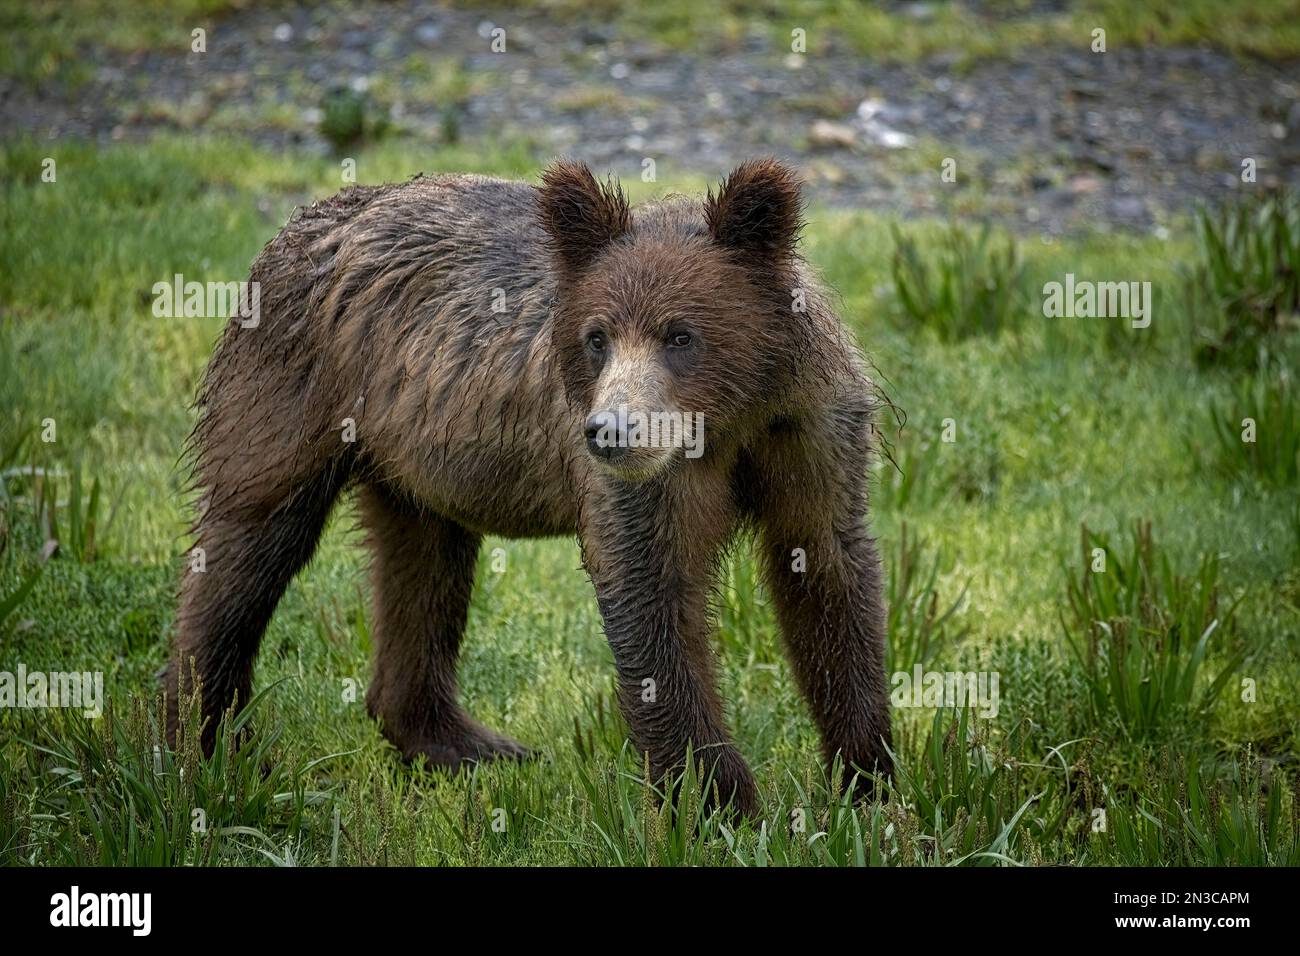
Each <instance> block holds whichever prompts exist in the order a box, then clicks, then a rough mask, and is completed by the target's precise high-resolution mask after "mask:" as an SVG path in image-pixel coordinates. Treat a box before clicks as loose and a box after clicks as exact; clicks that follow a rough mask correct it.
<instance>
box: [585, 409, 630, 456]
mask: <svg viewBox="0 0 1300 956" xmlns="http://www.w3.org/2000/svg"><path fill="white" fill-rule="evenodd" d="M586 435H587V449H588V450H589V451H590V452H591V453H592V454H593V455H595V456H596V457H597V458H602V459H604V460H605V461H618V460H619V459H620V458H623V457H625V456H626V455H627V434H626V433H625V432H624V431H622V430H621V429H620V428H619V420H618V415H617V414H616V413H615V412H596V413H595V414H593V415H591V416H589V417H588V418H587V427H586Z"/></svg>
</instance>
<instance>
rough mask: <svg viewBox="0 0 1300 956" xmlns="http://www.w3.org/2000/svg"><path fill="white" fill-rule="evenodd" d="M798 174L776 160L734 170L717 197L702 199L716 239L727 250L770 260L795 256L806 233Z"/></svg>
mask: <svg viewBox="0 0 1300 956" xmlns="http://www.w3.org/2000/svg"><path fill="white" fill-rule="evenodd" d="M802 185H803V184H802V183H801V182H800V180H799V176H798V174H797V173H796V172H795V171H794V170H793V169H791V168H790V167H789V166H786V165H785V164H784V163H781V162H778V161H777V160H775V159H771V158H768V159H751V160H749V161H748V162H745V163H741V164H740V165H739V166H737V167H736V168H735V170H734V171H733V172H732V173H731V175H730V176H728V177H727V181H726V182H725V183H723V184H722V187H721V188H720V189H719V191H718V194H717V195H716V196H715V195H714V194H713V190H709V194H708V196H707V197H706V198H705V200H704V218H705V221H706V222H707V223H708V226H709V232H711V233H712V234H713V238H714V239H715V240H716V241H717V242H718V243H719V244H720V245H723V246H726V247H727V248H729V249H736V250H738V251H741V252H749V253H753V254H755V255H758V256H763V257H767V258H785V257H787V256H791V255H793V254H794V249H795V243H797V242H798V241H799V230H801V229H802V228H803V193H802V192H801V187H802Z"/></svg>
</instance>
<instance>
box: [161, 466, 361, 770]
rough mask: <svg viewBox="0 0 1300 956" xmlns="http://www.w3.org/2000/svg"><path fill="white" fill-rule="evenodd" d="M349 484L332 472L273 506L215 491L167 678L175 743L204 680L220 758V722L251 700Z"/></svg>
mask: <svg viewBox="0 0 1300 956" xmlns="http://www.w3.org/2000/svg"><path fill="white" fill-rule="evenodd" d="M341 485H342V480H341V479H340V478H339V477H338V476H336V475H333V474H326V475H323V476H320V477H318V478H315V479H313V480H310V481H306V482H303V483H302V484H300V485H299V486H298V487H297V488H296V490H295V491H294V492H292V493H291V494H289V495H288V496H287V497H286V498H285V499H284V500H283V501H281V502H280V503H279V504H277V505H274V506H271V507H269V508H262V507H260V506H257V505H255V504H253V503H250V501H249V500H248V499H247V497H246V496H242V495H238V494H235V495H231V494H227V495H224V496H221V495H214V494H212V493H209V496H208V498H209V500H210V501H212V502H214V503H212V504H211V505H210V507H208V508H207V510H206V511H205V513H204V514H203V515H202V516H201V517H200V518H199V521H198V523H197V525H196V526H195V532H196V538H195V544H194V550H193V551H191V552H190V555H191V565H190V568H189V569H188V570H187V572H186V574H185V577H184V579H183V581H182V582H181V598H180V609H179V611H178V613H177V628H176V639H175V646H174V651H173V654H172V659H171V662H170V663H169V665H168V670H167V676H166V691H167V738H168V741H169V742H170V743H171V744H172V745H173V746H175V744H176V731H177V723H178V720H179V708H180V706H181V701H182V700H183V699H188V697H189V695H190V694H192V693H193V678H194V677H197V678H198V682H199V690H200V692H201V693H200V696H201V710H202V713H201V719H202V721H203V730H202V735H201V742H202V746H203V750H204V752H205V753H208V754H211V753H212V749H213V747H214V746H215V743H216V734H217V725H218V724H219V723H220V721H221V718H222V716H223V715H224V713H225V711H226V709H227V708H228V707H229V706H230V705H231V703H237V706H239V707H243V706H244V705H246V704H247V703H248V701H249V698H250V696H251V691H252V686H253V660H254V658H256V656H257V649H258V646H259V645H260V644H261V640H262V634H263V632H264V631H265V630H266V625H267V624H268V623H269V622H270V620H271V615H272V613H273V612H274V611H275V607H276V605H277V604H279V603H280V598H281V597H282V596H283V595H284V591H285V588H287V587H288V586H289V582H290V581H291V580H292V579H293V576H294V575H295V574H297V573H298V571H299V570H301V569H302V567H303V565H305V564H306V563H307V562H308V560H310V558H311V556H312V553H313V552H314V551H315V550H316V543H317V541H319V539H320V534H321V531H322V529H323V528H324V527H325V521H326V519H327V518H328V517H329V513H330V509H331V508H332V507H333V504H334V499H335V498H336V497H337V495H338V492H339V489H340V487H341ZM200 549H201V550H200ZM200 554H201V555H202V564H200V565H197V566H196V565H195V563H194V561H195V558H196V557H197V556H198V555H200Z"/></svg>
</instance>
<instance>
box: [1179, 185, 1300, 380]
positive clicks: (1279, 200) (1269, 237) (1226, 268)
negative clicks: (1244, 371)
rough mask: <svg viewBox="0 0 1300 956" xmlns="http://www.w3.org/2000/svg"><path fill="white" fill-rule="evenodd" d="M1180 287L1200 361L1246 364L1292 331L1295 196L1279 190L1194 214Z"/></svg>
mask: <svg viewBox="0 0 1300 956" xmlns="http://www.w3.org/2000/svg"><path fill="white" fill-rule="evenodd" d="M1196 238H1197V245H1198V251H1199V259H1198V261H1197V263H1196V264H1195V266H1194V267H1193V268H1192V269H1191V270H1190V272H1189V275H1188V281H1187V284H1186V297H1187V303H1188V309H1189V311H1190V313H1191V315H1192V318H1193V322H1192V335H1193V350H1194V354H1195V355H1196V359H1197V361H1198V362H1199V363H1201V364H1202V365H1215V364H1233V365H1247V366H1253V365H1256V364H1258V363H1259V362H1260V360H1261V359H1267V358H1268V357H1269V356H1270V355H1271V354H1272V353H1274V352H1276V350H1277V346H1278V344H1279V340H1280V339H1281V338H1282V337H1283V336H1285V335H1287V334H1289V333H1292V332H1294V331H1296V330H1297V329H1300V195H1298V194H1297V193H1296V192H1295V191H1293V190H1280V191H1276V192H1271V193H1266V194H1263V195H1260V196H1255V197H1251V198H1249V199H1247V200H1245V201H1242V202H1238V203H1235V204H1229V205H1224V206H1222V207H1221V208H1219V209H1217V210H1210V209H1204V208H1203V209H1201V210H1200V211H1199V212H1198V214H1197V217H1196Z"/></svg>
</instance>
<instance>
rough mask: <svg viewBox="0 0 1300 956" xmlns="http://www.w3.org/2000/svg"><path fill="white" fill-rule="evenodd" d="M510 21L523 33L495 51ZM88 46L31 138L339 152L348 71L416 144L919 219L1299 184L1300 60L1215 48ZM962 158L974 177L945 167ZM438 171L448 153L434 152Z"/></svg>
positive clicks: (1152, 223) (1137, 220)
mask: <svg viewBox="0 0 1300 956" xmlns="http://www.w3.org/2000/svg"><path fill="white" fill-rule="evenodd" d="M497 26H499V27H502V28H504V29H505V31H506V34H505V36H506V51H505V52H504V53H499V52H493V51H492V49H491V43H492V30H493V28H494V27H497ZM189 40H190V38H189V36H188V34H180V35H178V36H177V38H176V44H175V48H174V49H170V50H168V49H154V50H151V51H146V52H139V53H130V54H126V53H113V52H109V51H106V50H103V49H96V48H91V49H87V50H85V51H84V52H85V57H86V59H87V61H88V62H89V63H90V64H92V65H91V73H92V76H91V79H90V81H89V82H88V83H85V84H82V85H80V86H79V87H76V88H61V87H59V86H58V85H55V86H53V87H49V86H47V87H45V88H43V89H33V88H32V87H31V85H30V84H26V83H23V82H20V81H13V80H4V81H0V127H2V128H3V129H4V130H5V131H6V133H5V135H12V134H13V133H15V132H22V133H27V134H31V135H36V136H40V137H53V138H61V137H90V138H95V139H127V140H131V139H136V138H141V137H147V136H149V135H151V134H152V133H153V132H155V131H157V130H161V129H180V130H193V131H213V132H225V133H234V134H238V135H243V136H249V137H251V138H253V139H254V140H255V141H258V142H260V143H263V144H268V145H273V146H287V145H295V146H297V147H299V148H308V149H316V150H321V151H325V150H327V149H329V148H330V147H329V144H328V143H327V142H326V141H325V140H324V139H323V138H322V137H321V135H320V133H319V124H320V119H321V104H322V99H323V97H324V96H326V95H327V94H328V92H329V91H330V90H332V89H336V88H344V87H346V88H350V89H353V90H363V91H365V92H366V95H368V96H371V97H373V98H374V100H375V101H376V102H379V103H382V104H384V106H385V107H386V108H387V110H388V112H389V114H390V116H391V119H392V125H393V129H394V131H395V135H405V136H410V137H414V138H415V139H416V140H417V141H429V142H435V141H443V140H447V139H449V138H458V139H462V140H464V141H466V142H475V141H479V140H492V141H503V140H519V141H523V142H526V143H527V144H529V146H530V147H531V148H532V149H533V150H534V151H535V152H536V153H537V155H538V157H539V159H540V158H544V157H546V156H549V155H553V154H560V153H564V154H570V155H575V156H577V157H579V158H581V159H584V160H586V161H588V162H589V163H591V164H592V165H593V166H594V167H597V168H600V169H602V170H610V171H613V172H616V173H618V174H619V175H622V176H625V177H628V176H634V175H638V174H639V173H640V171H641V170H642V168H643V164H644V161H645V160H647V159H653V160H654V161H655V163H656V166H657V170H658V174H659V176H660V177H664V176H668V175H673V174H677V173H681V172H693V173H701V174H705V175H707V176H710V177H716V176H719V175H721V174H722V173H723V172H724V171H725V170H727V169H728V168H730V167H731V166H732V165H734V163H735V162H736V161H737V160H738V159H740V158H743V157H746V156H750V155H754V154H758V153H775V154H777V155H779V156H783V157H786V158H789V159H792V160H795V161H797V162H799V163H800V164H801V165H802V166H803V168H804V169H805V171H806V172H807V174H808V177H809V181H810V185H811V189H812V192H813V195H814V198H815V199H817V200H820V201H822V202H825V203H829V204H833V205H838V206H853V207H864V208H870V209H879V210H888V211H894V212H898V213H901V214H904V215H921V214H927V213H944V212H946V211H956V212H963V213H967V214H972V213H976V214H983V215H988V216H990V217H992V218H995V219H998V220H1000V221H1003V222H1008V223H1010V224H1012V225H1013V226H1016V227H1017V228H1019V229H1023V230H1026V231H1031V230H1035V231H1036V230H1043V231H1046V232H1053V233H1055V232H1070V231H1075V230H1076V229H1078V228H1080V227H1083V226H1095V225H1100V226H1110V227H1113V228H1119V229H1134V230H1151V229H1159V228H1160V227H1161V223H1162V222H1163V221H1164V220H1166V219H1167V218H1168V217H1169V216H1170V215H1173V214H1177V213H1179V212H1182V211H1185V210H1186V209H1188V208H1189V207H1190V205H1191V204H1192V203H1194V202H1195V201H1197V200H1199V199H1211V200H1212V199H1214V198H1216V197H1219V196H1222V195H1226V194H1227V193H1229V192H1231V191H1232V190H1234V189H1235V188H1238V187H1239V186H1240V176H1241V168H1242V161H1243V160H1244V159H1253V160H1255V161H1256V164H1257V169H1258V179H1259V182H1261V183H1266V184H1267V183H1278V182H1290V183H1298V182H1300V64H1295V63H1292V64H1277V63H1267V62H1262V61H1246V60H1240V59H1234V58H1233V57H1231V56H1229V55H1226V54H1223V53H1219V52H1215V51H1212V50H1208V49H1166V48H1142V49H1137V48H1127V49H1125V48H1118V49H1116V48H1112V49H1110V50H1108V52H1106V53H1104V54H1097V53H1093V52H1091V51H1090V50H1089V49H1088V47H1087V45H1086V43H1081V44H1080V46H1079V48H1077V49H1073V48H1056V49H1035V50H1028V51H1023V52H1019V53H1014V54H1011V55H1009V56H1008V57H1006V58H1004V59H998V60H991V61H990V60H986V61H983V62H979V63H976V64H974V65H966V64H964V63H963V62H962V61H961V60H960V59H959V58H958V56H956V55H950V56H937V57H932V58H930V59H927V60H923V61H920V62H916V63H913V64H909V65H901V66H900V65H897V64H886V63H883V62H873V61H870V60H867V59H864V58H863V57H861V56H859V55H856V54H854V53H852V52H850V51H848V50H845V49H839V50H833V51H832V52H829V53H820V54H816V55H814V54H806V55H796V54H791V53H789V52H788V51H786V50H784V49H782V48H779V47H778V46H777V45H776V44H775V43H774V42H773V40H772V38H771V35H770V34H769V33H766V32H764V33H761V34H760V33H755V34H754V35H752V36H750V37H748V38H747V39H745V40H744V41H742V42H740V43H738V44H732V45H731V46H730V47H729V48H726V49H722V50H718V51H715V52H710V53H708V54H699V53H696V54H692V53H686V52H681V51H677V50H672V49H669V48H667V47H664V46H660V45H658V44H655V43H653V42H651V41H646V40H629V39H624V38H621V37H620V36H619V35H618V34H617V33H616V32H615V31H614V30H613V29H612V28H609V27H605V26H602V25H600V24H588V25H585V26H582V27H580V28H575V26H574V25H573V24H571V23H557V22H552V21H551V20H549V19H548V18H547V17H546V16H545V15H544V14H540V13H536V12H510V13H508V14H500V15H496V16H494V15H493V14H492V12H491V10H488V9H485V10H484V11H481V12H475V11H465V10H446V9H441V8H437V7H430V6H429V5H428V4H425V3H416V2H399V3H395V4H390V3H383V4H381V3H374V2H363V3H358V4H356V5H354V6H353V7H351V8H349V10H348V12H347V13H340V12H339V11H338V10H335V9H322V8H313V7H310V6H301V7H295V6H285V7H280V8H278V9H275V10H260V11H259V10H251V11H246V12H238V13H234V14H231V15H229V16H226V17H223V18H220V19H218V20H216V21H214V22H212V23H211V24H209V25H208V37H207V52H206V53H192V52H190V51H189ZM948 158H951V159H953V160H955V166H954V170H955V173H956V182H954V183H948V182H944V181H943V179H942V177H941V171H942V169H943V165H944V160H945V159H948ZM429 171H432V170H429Z"/></svg>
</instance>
